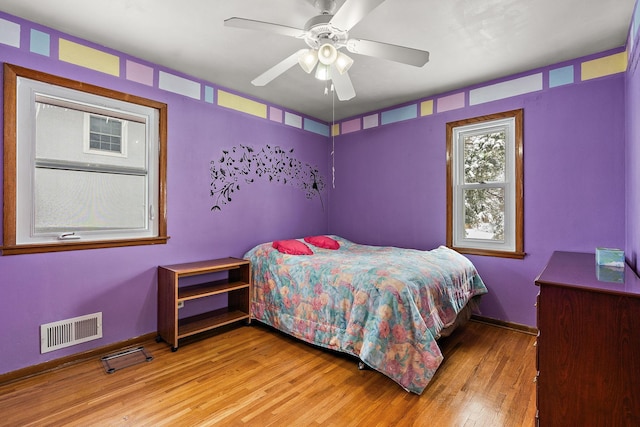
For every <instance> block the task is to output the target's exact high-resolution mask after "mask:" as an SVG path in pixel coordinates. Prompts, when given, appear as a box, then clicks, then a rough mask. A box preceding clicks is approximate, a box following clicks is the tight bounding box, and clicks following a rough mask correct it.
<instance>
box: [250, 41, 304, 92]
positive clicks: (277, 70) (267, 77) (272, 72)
mask: <svg viewBox="0 0 640 427" xmlns="http://www.w3.org/2000/svg"><path fill="white" fill-rule="evenodd" d="M308 50H309V49H300V50H298V51H296V52H295V53H293V55H291V56H289V57H287V58H285V59H283V60H282V61H280V62H278V63H277V64H276V65H274V66H273V67H271V68H269V69H268V70H267V71H265V72H264V73H262V74H260V75H259V76H258V77H256V78H255V79H253V80H251V84H253V85H254V86H264V85H266V84H267V83H269V82H270V81H271V80H273V79H275V78H276V77H278V76H279V75H280V74H282V73H284V72H285V71H287V70H288V69H289V68H291V67H293V66H294V65H296V64H297V63H298V58H299V57H300V55H302V54H303V53H305V52H307V51H308Z"/></svg>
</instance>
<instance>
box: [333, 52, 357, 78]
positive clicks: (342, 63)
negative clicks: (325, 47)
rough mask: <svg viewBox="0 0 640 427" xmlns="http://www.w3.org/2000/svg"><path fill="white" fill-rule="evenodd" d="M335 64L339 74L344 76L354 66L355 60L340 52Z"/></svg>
mask: <svg viewBox="0 0 640 427" xmlns="http://www.w3.org/2000/svg"><path fill="white" fill-rule="evenodd" d="M335 64H336V68H337V69H338V72H340V74H344V73H346V72H347V71H348V70H349V68H351V66H352V65H353V59H352V58H351V57H349V56H347V55H345V54H344V53H342V52H338V57H337V58H336V62H335Z"/></svg>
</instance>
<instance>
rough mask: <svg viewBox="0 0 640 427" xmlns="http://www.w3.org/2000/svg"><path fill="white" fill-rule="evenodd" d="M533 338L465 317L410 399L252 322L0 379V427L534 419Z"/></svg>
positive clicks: (339, 359)
mask: <svg viewBox="0 0 640 427" xmlns="http://www.w3.org/2000/svg"><path fill="white" fill-rule="evenodd" d="M534 341H535V337H534V336H532V335H528V334H525V333H522V332H517V331H512V330H508V329H505V328H499V327H495V326H491V325H487V324H483V323H479V322H475V321H472V322H469V323H468V324H467V325H466V326H464V327H463V328H461V329H459V330H457V331H456V332H454V334H453V335H452V336H451V337H448V338H443V339H442V340H441V341H440V346H441V348H442V350H443V353H444V355H445V360H444V362H443V364H442V365H441V366H440V368H439V370H438V371H437V373H436V375H435V377H434V378H433V379H432V381H431V383H430V384H429V386H428V387H427V389H426V390H425V391H424V393H423V394H422V395H420V396H418V395H415V394H412V393H407V392H406V391H404V390H403V389H402V388H401V387H400V386H398V385H397V384H396V383H395V382H393V381H391V380H390V379H388V378H387V377H385V376H384V375H382V374H380V373H378V372H376V371H373V370H364V371H360V370H358V369H357V364H356V361H355V360H354V359H352V358H349V357H346V356H343V355H339V354H336V353H333V352H329V351H326V350H322V349H318V348H316V347H312V346H309V345H306V344H303V343H302V342H299V341H296V340H294V339H292V338H290V337H288V336H285V335H283V334H280V333H278V332H275V331H273V330H271V329H268V328H266V327H264V326H260V325H252V326H249V327H238V328H234V329H229V330H226V331H223V332H220V333H217V334H211V335H210V336H209V337H207V338H206V339H202V340H198V341H193V342H188V343H185V344H182V342H181V346H180V348H179V349H178V351H177V352H175V353H172V352H171V350H170V348H169V346H167V345H166V344H164V343H156V342H155V341H149V342H147V343H145V344H144V346H145V349H146V350H147V351H148V352H150V353H151V354H152V355H153V356H154V360H152V361H151V362H147V363H142V364H138V365H135V366H131V367H128V368H124V369H122V370H119V371H116V372H115V373H113V374H107V373H105V370H104V368H103V366H102V364H101V362H100V359H99V358H97V359H96V360H90V361H86V362H82V363H78V364H76V365H73V366H68V367H64V368H60V369H57V370H55V371H52V372H49V373H45V374H41V375H37V376H34V377H31V378H26V379H23V380H19V381H15V382H11V383H8V384H5V385H0V425H2V426H60V425H65V426H169V425H170V426H211V425H221V426H410V425H412V426H443V427H448V426H465V427H468V426H492V427H493V426H510V427H511V426H533V425H534V418H535V384H534V383H533V378H534V376H535V348H534V347H533V343H534Z"/></svg>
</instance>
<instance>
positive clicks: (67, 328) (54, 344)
mask: <svg viewBox="0 0 640 427" xmlns="http://www.w3.org/2000/svg"><path fill="white" fill-rule="evenodd" d="M98 338H102V312H99V313H93V314H87V315H86V316H80V317H74V318H73V319H66V320H60V321H58V322H52V323H47V324H45V325H40V353H48V352H50V351H53V350H58V349H60V348H64V347H69V346H72V345H76V344H80V343H83V342H86V341H91V340H95V339H98Z"/></svg>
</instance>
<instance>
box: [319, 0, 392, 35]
mask: <svg viewBox="0 0 640 427" xmlns="http://www.w3.org/2000/svg"><path fill="white" fill-rule="evenodd" d="M384 1H385V0H346V1H345V2H344V4H343V5H342V7H341V8H340V9H338V11H337V12H336V13H335V15H333V18H331V21H330V22H329V23H330V24H331V25H333V26H334V27H336V28H338V29H340V30H343V31H349V30H350V29H351V28H353V27H354V26H355V25H356V24H357V23H358V22H360V21H361V20H362V18H364V17H365V16H367V14H368V13H369V12H371V11H372V10H373V9H375V8H376V7H378V6H380V4H382V3H383V2H384Z"/></svg>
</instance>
